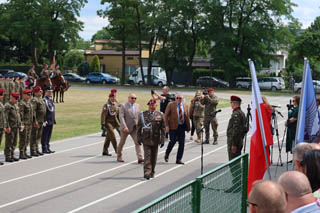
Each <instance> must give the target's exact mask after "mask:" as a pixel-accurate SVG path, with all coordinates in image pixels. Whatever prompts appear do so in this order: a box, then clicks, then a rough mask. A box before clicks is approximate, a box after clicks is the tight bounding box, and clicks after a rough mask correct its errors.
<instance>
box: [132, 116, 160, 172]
mask: <svg viewBox="0 0 320 213" xmlns="http://www.w3.org/2000/svg"><path fill="white" fill-rule="evenodd" d="M137 138H138V141H139V142H141V143H142V144H143V150H144V174H145V175H148V176H150V177H153V176H154V173H155V167H156V163H157V156H158V145H159V144H160V143H164V141H165V123H164V119H163V115H162V113H161V112H158V111H155V112H153V113H151V112H149V111H144V112H143V113H140V115H139V120H138V126H137Z"/></svg>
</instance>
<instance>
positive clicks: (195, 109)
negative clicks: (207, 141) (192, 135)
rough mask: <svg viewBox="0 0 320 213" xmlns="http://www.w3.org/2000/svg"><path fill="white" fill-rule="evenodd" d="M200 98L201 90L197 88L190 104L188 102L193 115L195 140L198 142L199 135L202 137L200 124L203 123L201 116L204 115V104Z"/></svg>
mask: <svg viewBox="0 0 320 213" xmlns="http://www.w3.org/2000/svg"><path fill="white" fill-rule="evenodd" d="M200 100H201V91H200V90H198V91H197V92H196V95H195V97H194V98H193V99H192V101H191V104H190V110H189V111H190V115H192V116H193V123H194V125H195V128H196V133H197V137H198V138H197V139H196V140H195V142H197V143H200V142H201V137H202V131H201V128H202V124H203V117H204V105H202V104H201V103H200Z"/></svg>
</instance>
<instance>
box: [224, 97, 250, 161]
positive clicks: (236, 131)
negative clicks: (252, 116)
mask: <svg viewBox="0 0 320 213" xmlns="http://www.w3.org/2000/svg"><path fill="white" fill-rule="evenodd" d="M230 99H231V102H230V103H231V108H232V115H231V118H230V120H229V123H228V128H227V143H228V156H229V160H232V159H233V158H235V157H237V156H239V155H241V150H242V146H243V137H244V135H245V131H246V130H245V126H246V116H245V114H244V112H243V111H242V110H241V108H240V105H241V99H240V98H239V97H238V96H231V98H230Z"/></svg>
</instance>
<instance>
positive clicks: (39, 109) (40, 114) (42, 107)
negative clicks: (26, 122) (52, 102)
mask: <svg viewBox="0 0 320 213" xmlns="http://www.w3.org/2000/svg"><path fill="white" fill-rule="evenodd" d="M33 93H34V97H33V98H32V99H31V104H32V109H33V112H34V115H35V125H33V126H32V131H31V142H30V150H31V156H35V157H38V156H40V155H43V153H42V152H40V151H39V146H38V145H39V143H40V139H41V136H42V130H43V122H44V121H45V118H46V104H45V102H44V101H43V99H42V90H41V87H39V86H37V87H35V88H34V89H33Z"/></svg>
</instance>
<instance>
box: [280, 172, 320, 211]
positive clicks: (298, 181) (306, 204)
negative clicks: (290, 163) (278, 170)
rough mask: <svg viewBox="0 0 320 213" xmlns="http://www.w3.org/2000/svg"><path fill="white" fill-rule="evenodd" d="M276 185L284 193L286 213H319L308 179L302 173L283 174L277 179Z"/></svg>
mask: <svg viewBox="0 0 320 213" xmlns="http://www.w3.org/2000/svg"><path fill="white" fill-rule="evenodd" d="M278 183H279V184H280V185H281V186H282V188H283V190H284V192H285V193H286V199H287V206H286V212H294V213H302V212H320V209H319V207H318V205H317V203H316V202H315V198H314V197H313V194H312V190H311V186H310V183H309V181H308V178H307V177H306V176H305V175H304V174H303V173H301V172H298V171H288V172H285V173H284V174H282V175H281V176H280V177H279V179H278Z"/></svg>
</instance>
